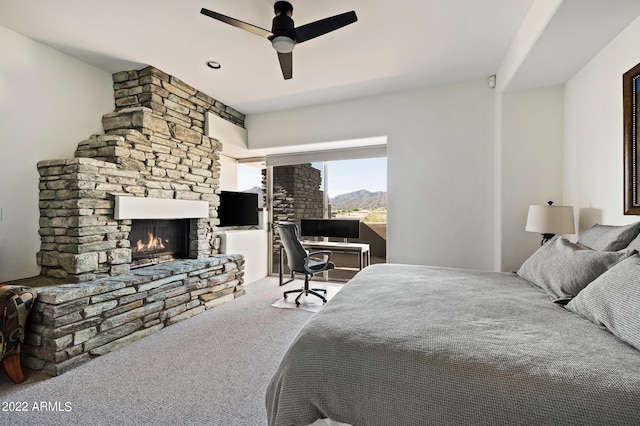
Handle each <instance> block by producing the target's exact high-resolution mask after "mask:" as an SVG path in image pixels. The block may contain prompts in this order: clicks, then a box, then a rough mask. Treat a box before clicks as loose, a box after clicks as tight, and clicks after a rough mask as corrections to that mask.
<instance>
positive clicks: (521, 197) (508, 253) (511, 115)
mask: <svg viewBox="0 0 640 426" xmlns="http://www.w3.org/2000/svg"><path fill="white" fill-rule="evenodd" d="M501 118H502V120H501V125H502V148H501V149H502V173H501V179H502V184H501V187H502V189H501V191H502V197H501V206H500V208H501V209H502V214H501V216H502V220H501V226H502V232H501V241H502V247H501V253H502V264H501V266H500V269H501V270H504V271H516V270H518V268H519V267H520V266H521V265H522V263H523V262H524V261H525V260H526V259H527V258H528V257H529V256H531V254H532V253H533V252H534V251H536V250H537V249H538V248H539V247H540V239H541V236H540V234H535V233H531V232H526V231H525V230H524V229H525V225H526V222H527V212H528V207H529V205H530V204H546V202H547V201H553V202H554V203H555V204H556V205H562V204H563V203H562V201H563V197H562V164H563V148H562V138H563V88H562V87H560V86H556V87H551V88H545V89H539V90H529V91H522V92H514V93H505V94H503V97H502V117H501Z"/></svg>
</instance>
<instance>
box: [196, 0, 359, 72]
mask: <svg viewBox="0 0 640 426" xmlns="http://www.w3.org/2000/svg"><path fill="white" fill-rule="evenodd" d="M273 9H274V12H275V15H276V16H275V17H274V18H273V22H272V24H271V31H269V30H266V29H264V28H260V27H257V26H255V25H252V24H248V23H246V22H242V21H240V20H238V19H235V18H230V17H229V16H225V15H222V14H220V13H217V12H213V11H211V10H208V9H204V8H203V9H201V10H200V13H202V14H203V15H206V16H209V17H211V18H213V19H217V20H218V21H221V22H224V23H225V24H229V25H233V26H234V27H237V28H240V29H243V30H245V31H249V32H251V33H253V34H256V35H259V36H261V37H265V38H267V39H269V40H270V41H271V45H272V46H273V48H274V49H275V50H276V51H277V52H278V59H279V61H280V68H281V69H282V76H283V77H284V79H285V80H289V79H290V78H291V77H293V53H292V51H293V48H294V47H295V45H296V44H299V43H302V42H305V41H307V40H311V39H313V38H316V37H318V36H321V35H323V34H327V33H330V32H331V31H335V30H337V29H339V28H342V27H344V26H347V25H349V24H352V23H354V22H356V21H357V20H358V17H357V16H356V13H355V12H354V11H351V12H346V13H342V14H340V15H335V16H331V17H329V18H325V19H321V20H319V21H315V22H311V23H309V24H305V25H302V26H300V27H297V28H296V27H295V26H294V23H293V19H291V15H292V14H293V6H292V5H291V3H289V2H287V1H277V2H275V4H274V5H273Z"/></svg>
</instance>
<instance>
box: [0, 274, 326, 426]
mask: <svg viewBox="0 0 640 426" xmlns="http://www.w3.org/2000/svg"><path fill="white" fill-rule="evenodd" d="M302 284H303V282H302V280H296V281H294V282H292V283H289V284H287V285H285V286H283V287H278V285H277V278H265V279H262V280H259V281H256V282H254V283H251V284H248V285H247V286H246V291H247V293H246V295H244V296H242V297H240V298H238V299H236V300H234V301H232V302H230V303H226V304H224V305H222V306H219V307H217V308H215V309H212V310H209V311H207V312H205V313H203V314H201V315H198V316H196V317H194V318H191V319H189V320H186V321H183V322H180V323H178V324H175V325H172V326H170V327H167V328H165V329H163V330H161V331H160V332H158V333H156V334H154V335H152V336H149V337H146V338H144V339H142V340H140V341H137V342H135V343H132V344H130V345H128V346H126V347H123V348H121V349H119V350H117V351H114V352H112V353H109V354H107V355H104V356H102V357H99V358H96V359H94V360H92V361H91V362H89V363H87V364H84V365H82V366H80V367H78V368H76V369H74V370H71V371H69V372H67V373H65V374H62V375H61V376H57V377H49V376H46V375H43V374H42V373H39V372H35V371H30V370H26V371H25V374H26V376H27V381H26V382H24V383H22V384H20V385H14V384H13V382H11V381H10V380H9V378H7V377H6V375H4V374H3V373H2V372H0V424H2V425H5V424H7V425H8V424H11V425H61V424H64V425H176V424H179V425H223V426H232V425H241V426H253V425H264V424H266V420H265V419H266V411H265V408H264V394H265V389H266V386H267V384H268V382H269V379H270V378H271V375H272V373H273V371H275V369H276V367H277V364H278V363H279V361H280V359H281V358H282V355H283V354H284V352H285V350H286V348H287V346H288V344H289V343H290V342H291V340H292V339H293V337H294V336H295V334H296V333H297V331H298V330H299V329H300V327H301V326H302V325H303V324H304V323H305V322H306V321H307V320H308V319H309V318H310V317H311V316H312V315H313V313H312V312H309V311H307V310H303V309H277V308H274V307H272V306H271V304H272V303H274V302H275V301H277V300H279V299H280V298H281V297H282V291H284V290H290V289H294V288H298V287H301V286H302ZM320 285H322V284H320Z"/></svg>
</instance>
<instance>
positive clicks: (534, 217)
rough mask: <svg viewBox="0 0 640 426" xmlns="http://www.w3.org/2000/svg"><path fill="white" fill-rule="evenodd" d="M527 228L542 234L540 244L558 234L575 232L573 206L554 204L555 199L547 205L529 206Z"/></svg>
mask: <svg viewBox="0 0 640 426" xmlns="http://www.w3.org/2000/svg"><path fill="white" fill-rule="evenodd" d="M525 230H526V231H529V232H538V233H540V234H542V241H541V242H540V245H543V244H544V243H546V242H547V241H549V240H550V239H551V238H552V237H553V236H554V235H556V234H575V233H576V226H575V223H574V220H573V206H554V205H553V201H549V202H548V203H547V205H532V206H529V214H528V216H527V226H526V228H525Z"/></svg>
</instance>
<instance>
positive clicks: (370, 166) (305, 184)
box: [263, 158, 387, 281]
mask: <svg viewBox="0 0 640 426" xmlns="http://www.w3.org/2000/svg"><path fill="white" fill-rule="evenodd" d="M386 176H387V172H386V158H371V159H362V160H344V161H329V162H318V163H303V164H293V165H280V166H273V167H269V168H268V169H267V170H266V171H265V177H266V179H264V180H263V182H264V184H265V188H264V190H265V192H266V193H267V194H268V198H269V199H270V200H271V202H270V203H268V204H269V210H270V218H271V220H270V222H271V223H272V224H274V225H275V224H277V223H278V222H281V221H287V222H293V223H295V224H296V225H297V226H298V229H299V230H300V229H301V225H302V222H303V220H304V221H306V222H307V223H309V221H308V219H342V220H352V221H357V222H358V225H357V228H358V233H357V235H354V234H352V233H350V234H349V235H348V237H347V238H345V236H343V235H340V236H335V237H329V236H328V234H327V235H324V234H323V233H322V232H312V231H307V232H308V233H310V234H313V235H304V233H302V235H301V239H303V240H308V241H326V242H337V243H344V242H348V243H356V244H366V245H367V248H368V249H369V252H368V254H367V258H366V259H365V265H366V263H367V261H368V259H369V258H370V259H371V262H372V263H381V262H386V195H387V192H386V189H387V188H386ZM306 229H312V228H308V227H307V228H306ZM329 234H330V233H329ZM335 235H337V234H335ZM270 252H271V259H270V273H271V274H273V275H278V274H279V272H280V264H281V262H282V263H283V265H284V268H283V275H284V276H285V277H286V276H289V273H290V272H289V270H288V268H287V267H286V260H285V259H283V256H284V255H283V254H282V255H281V247H280V239H279V235H278V233H277V230H276V229H275V227H273V229H272V232H271V250H270ZM332 260H333V261H334V263H335V264H336V269H335V270H332V271H330V272H329V273H328V277H327V276H326V275H325V277H324V278H328V279H329V280H336V281H346V280H349V279H350V278H352V277H353V276H354V275H355V274H356V273H357V272H358V271H359V269H360V267H361V262H362V259H361V258H360V257H359V256H358V255H357V254H356V253H354V252H349V251H345V252H341V251H334V253H333V257H332Z"/></svg>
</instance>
